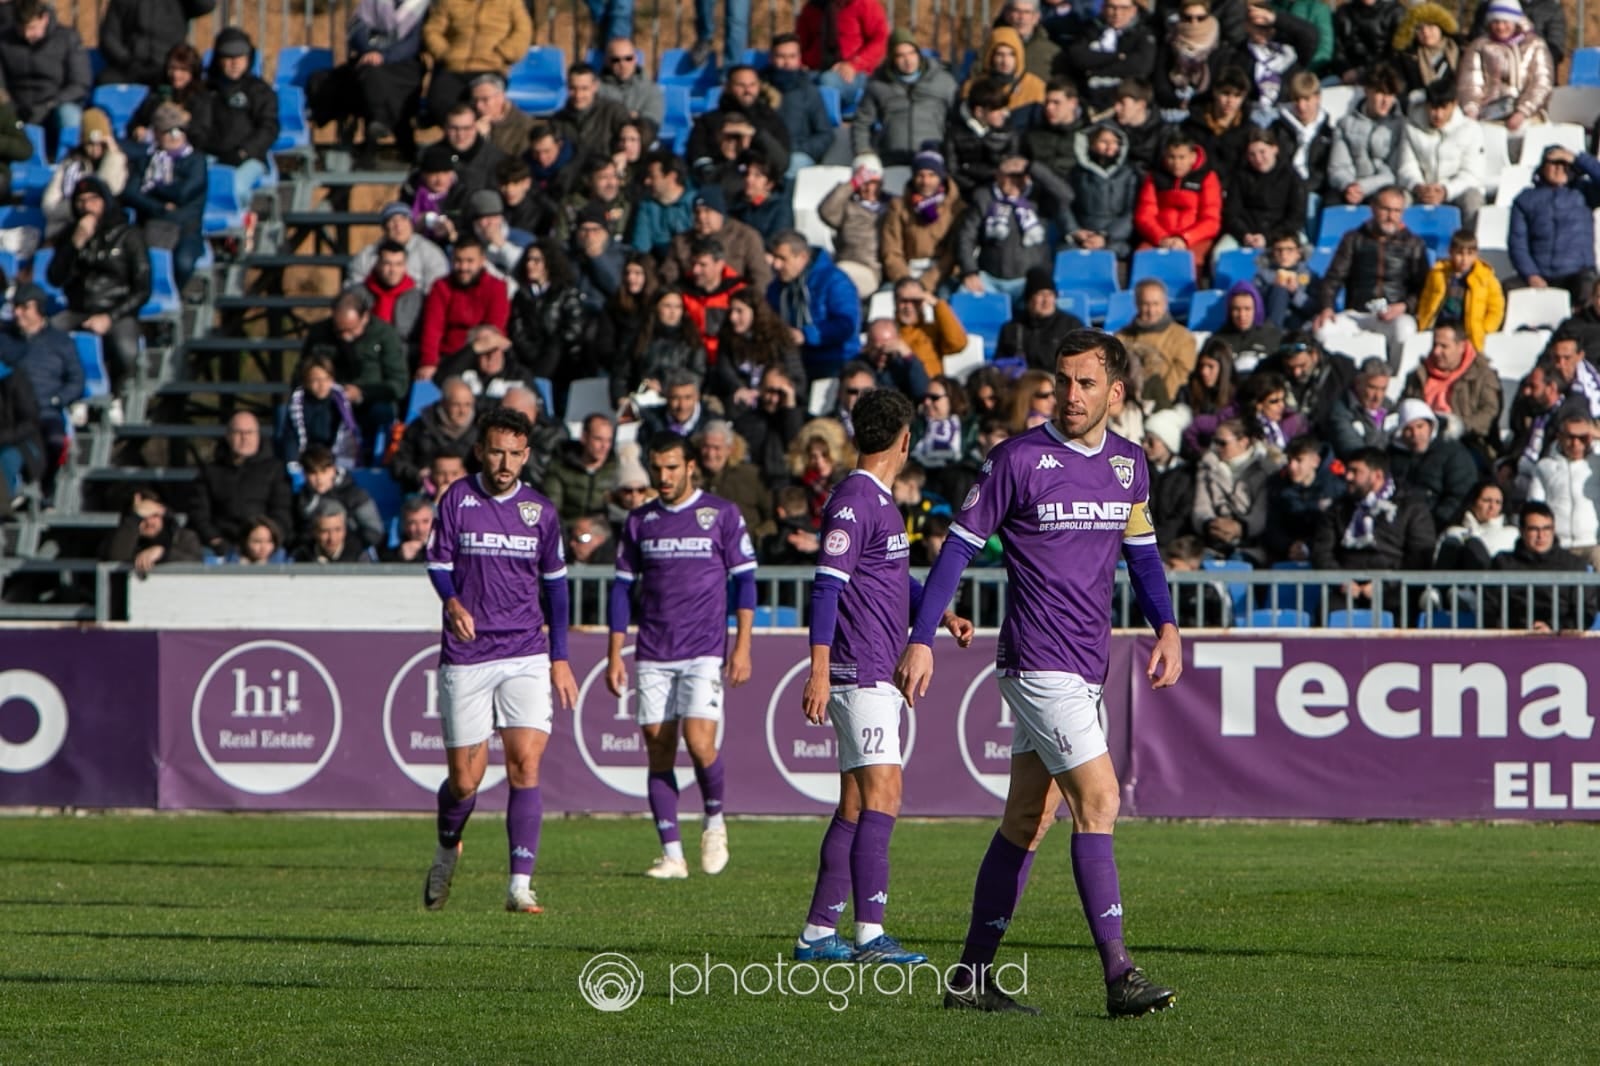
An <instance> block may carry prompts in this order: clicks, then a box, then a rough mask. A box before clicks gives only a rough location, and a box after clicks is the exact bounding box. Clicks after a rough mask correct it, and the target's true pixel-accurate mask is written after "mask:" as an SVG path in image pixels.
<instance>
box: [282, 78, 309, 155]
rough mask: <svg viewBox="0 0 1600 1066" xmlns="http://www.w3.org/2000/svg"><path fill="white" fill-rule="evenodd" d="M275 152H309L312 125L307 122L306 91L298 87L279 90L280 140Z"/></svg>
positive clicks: (292, 86)
mask: <svg viewBox="0 0 1600 1066" xmlns="http://www.w3.org/2000/svg"><path fill="white" fill-rule="evenodd" d="M272 150H273V151H274V152H309V151H310V150H311V124H310V123H309V122H307V121H306V91H305V90H304V89H302V88H300V87H299V86H298V85H283V86H280V87H279V88H278V139H277V140H275V141H273V142H272Z"/></svg>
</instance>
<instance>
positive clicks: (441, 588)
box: [428, 567, 456, 601]
mask: <svg viewBox="0 0 1600 1066" xmlns="http://www.w3.org/2000/svg"><path fill="white" fill-rule="evenodd" d="M428 580H429V581H431V582H433V591H435V592H437V593H438V594H439V599H440V600H441V601H448V600H453V599H455V596H456V579H455V577H454V576H453V575H452V574H451V573H450V571H448V570H444V569H438V570H435V569H433V568H432V567H429V569H428Z"/></svg>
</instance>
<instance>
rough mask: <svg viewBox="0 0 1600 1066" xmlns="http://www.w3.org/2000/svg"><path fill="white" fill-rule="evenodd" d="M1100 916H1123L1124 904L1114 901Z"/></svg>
mask: <svg viewBox="0 0 1600 1066" xmlns="http://www.w3.org/2000/svg"><path fill="white" fill-rule="evenodd" d="M1100 917H1102V918H1121V917H1122V904H1120V903H1113V904H1112V905H1111V906H1109V907H1107V908H1106V909H1105V913H1103V914H1101V915H1100Z"/></svg>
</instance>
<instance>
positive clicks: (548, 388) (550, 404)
mask: <svg viewBox="0 0 1600 1066" xmlns="http://www.w3.org/2000/svg"><path fill="white" fill-rule="evenodd" d="M533 391H534V392H536V393H538V394H539V410H540V412H542V413H543V414H544V415H545V416H546V417H547V418H554V417H555V410H556V386H555V382H553V381H551V380H550V379H549V378H534V379H533Z"/></svg>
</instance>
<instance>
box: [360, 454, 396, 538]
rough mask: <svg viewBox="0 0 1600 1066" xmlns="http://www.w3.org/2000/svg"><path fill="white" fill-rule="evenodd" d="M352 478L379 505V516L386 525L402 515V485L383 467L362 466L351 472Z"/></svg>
mask: <svg viewBox="0 0 1600 1066" xmlns="http://www.w3.org/2000/svg"><path fill="white" fill-rule="evenodd" d="M350 477H351V479H352V480H354V481H355V483H356V484H357V485H360V486H361V487H362V488H364V489H366V490H367V495H368V496H371V497H372V502H373V503H375V504H377V505H378V514H379V515H380V516H381V517H382V518H383V521H384V523H385V524H387V523H388V522H389V520H390V519H392V518H395V517H397V516H398V515H399V514H400V502H401V499H402V494H401V492H400V485H399V483H398V482H396V481H395V479H394V478H393V477H392V476H391V475H390V474H389V471H388V470H387V469H386V468H384V467H381V466H362V467H357V468H356V469H354V470H352V471H350Z"/></svg>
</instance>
